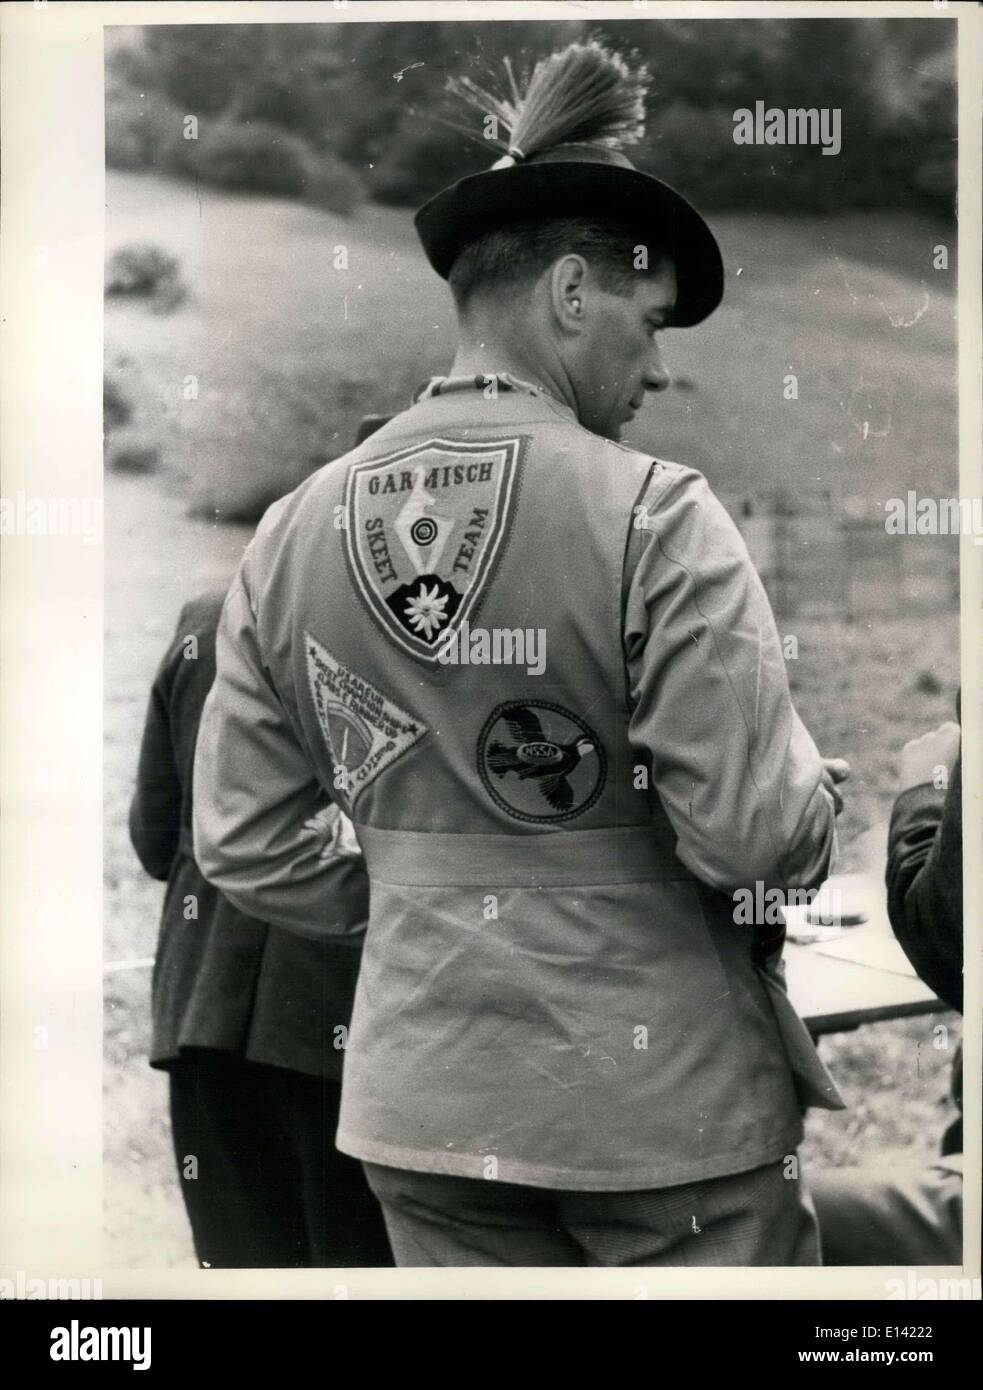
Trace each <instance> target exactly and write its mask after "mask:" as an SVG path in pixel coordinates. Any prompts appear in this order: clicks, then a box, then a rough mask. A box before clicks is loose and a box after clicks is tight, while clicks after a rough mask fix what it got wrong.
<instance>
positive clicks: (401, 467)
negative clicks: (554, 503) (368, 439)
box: [345, 439, 520, 664]
mask: <svg viewBox="0 0 983 1390" xmlns="http://www.w3.org/2000/svg"><path fill="white" fill-rule="evenodd" d="M519 445H520V440H519V439H498V440H482V441H477V442H471V441H463V440H447V439H430V440H427V442H426V443H421V444H415V445H413V447H412V448H409V449H402V450H400V451H399V452H398V453H394V454H387V455H386V456H385V458H381V459H371V460H369V461H368V462H366V463H357V464H354V465H353V467H352V468H350V469H349V472H348V479H347V484H346V490H345V512H346V517H345V531H346V536H347V545H348V559H349V564H350V566H351V570H352V576H353V579H354V581H355V586H356V588H357V589H358V591H359V593H360V594H361V595H362V598H363V599H364V600H365V602H366V604H367V605H368V607H369V610H370V612H371V613H372V615H373V617H374V618H375V619H376V621H377V622H378V623H379V624H380V625H381V627H382V628H383V630H384V631H385V632H386V633H387V634H388V636H389V637H390V638H392V640H393V641H394V642H395V643H396V644H397V645H398V646H399V647H401V648H402V649H403V650H404V651H406V652H409V653H410V655H411V656H415V657H417V658H418V659H420V660H422V661H426V662H428V663H432V664H436V663H437V653H438V651H439V650H440V649H441V647H442V646H443V645H444V643H445V642H446V640H447V639H448V638H449V637H451V636H452V635H453V634H456V632H457V631H458V629H459V628H460V626H461V624H462V623H463V622H464V620H465V618H470V617H473V616H474V614H475V612H476V611H477V607H478V605H479V603H480V601H481V597H482V594H483V592H484V591H485V589H486V588H487V585H488V581H489V579H490V577H491V575H492V573H493V571H494V566H495V561H496V559H497V557H498V554H499V552H500V550H501V548H502V546H503V544H504V542H505V538H506V536H507V534H508V530H509V527H510V524H511V517H512V508H513V505H514V501H515V495H516V490H517V489H516V481H517V480H516V472H517V467H518V459H519Z"/></svg>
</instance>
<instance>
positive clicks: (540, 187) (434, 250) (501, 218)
mask: <svg viewBox="0 0 983 1390" xmlns="http://www.w3.org/2000/svg"><path fill="white" fill-rule="evenodd" d="M592 215H593V216H597V215H605V216H609V217H617V218H619V219H620V218H625V219H628V220H630V221H631V222H633V223H635V224H637V226H638V227H639V229H640V231H641V232H642V234H644V235H647V236H650V237H651V239H652V243H653V245H656V246H658V247H661V248H664V249H665V250H666V251H668V252H669V253H670V254H671V255H672V257H673V259H674V261H675V266H676V281H677V294H676V306H675V309H674V311H673V315H672V326H673V327H677V328H689V327H691V326H692V325H693V324H696V323H700V322H702V320H703V319H705V318H706V317H707V315H708V314H711V313H712V312H713V311H714V309H716V307H717V305H718V304H719V303H720V301H721V299H722V298H723V293H724V267H723V261H722V259H721V256H720V248H719V247H718V245H717V241H716V238H715V237H714V235H713V233H712V232H711V230H710V228H709V227H708V226H707V224H706V222H705V221H704V220H703V218H702V217H701V216H700V214H699V213H698V212H697V211H696V209H695V208H694V207H693V206H692V205H691V204H690V203H688V202H687V201H686V199H685V198H684V197H683V196H682V194H680V193H677V192H676V190H675V189H674V188H670V186H669V185H668V184H667V183H662V181H661V180H660V179H656V178H653V177H652V175H651V174H645V173H643V172H642V170H641V169H626V168H622V167H621V166H618V165H612V164H600V163H598V164H594V163H588V162H581V161H574V160H564V161H560V160H557V161H555V162H549V163H541V164H537V163H531V164H516V165H514V166H513V167H511V168H506V169H491V170H487V171H486V172H484V173H481V174H471V175H469V176H468V177H467V178H463V179H460V180H459V181H458V182H457V183H455V184H452V185H451V186H450V187H449V188H445V189H444V190H443V191H442V192H440V193H438V194H437V195H436V197H434V198H431V199H430V201H429V202H428V203H425V204H424V205H423V207H422V208H420V210H419V212H418V213H417V214H416V217H415V218H414V222H415V225H416V230H417V234H418V235H419V237H420V240H421V242H422V243H423V249H424V251H425V252H426V253H427V259H428V260H429V261H430V264H431V265H432V266H433V268H434V270H435V271H436V272H437V274H438V275H440V276H441V277H442V278H443V279H445V280H446V279H447V277H448V276H449V275H450V272H451V267H452V266H453V264H454V262H455V261H456V260H457V258H458V256H459V255H460V253H461V251H462V250H463V249H464V247H465V246H467V245H468V243H469V242H472V241H476V240H477V239H478V238H479V237H481V236H483V235H484V234H485V233H486V232H488V231H490V230H491V229H492V228H493V227H495V226H500V225H501V224H503V223H505V222H512V221H515V220H519V219H525V218H530V219H532V218H543V217H582V216H592Z"/></svg>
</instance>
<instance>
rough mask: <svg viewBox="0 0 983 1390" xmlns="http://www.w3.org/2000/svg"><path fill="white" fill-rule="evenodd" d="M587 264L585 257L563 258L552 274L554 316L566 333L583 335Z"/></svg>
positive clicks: (551, 286)
mask: <svg viewBox="0 0 983 1390" xmlns="http://www.w3.org/2000/svg"><path fill="white" fill-rule="evenodd" d="M586 280H587V262H586V261H585V260H584V258H583V256H576V255H570V256H561V258H560V259H559V260H558V261H557V262H556V264H555V265H554V266H553V269H552V271H551V272H550V297H551V302H552V307H553V314H554V316H555V318H556V321H557V323H558V324H559V326H560V328H561V329H562V330H563V331H564V332H565V333H581V332H582V331H583V327H584V308H585V298H586Z"/></svg>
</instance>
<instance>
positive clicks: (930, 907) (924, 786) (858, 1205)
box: [813, 722, 963, 1265]
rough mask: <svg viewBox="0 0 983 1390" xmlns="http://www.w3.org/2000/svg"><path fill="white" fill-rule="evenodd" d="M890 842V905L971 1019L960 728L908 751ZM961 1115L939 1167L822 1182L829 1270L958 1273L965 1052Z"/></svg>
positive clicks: (921, 967)
mask: <svg viewBox="0 0 983 1390" xmlns="http://www.w3.org/2000/svg"><path fill="white" fill-rule="evenodd" d="M900 780H901V791H900V793H899V795H898V797H897V800H896V801H895V803H894V809H893V811H892V814H891V825H890V830H889V834H888V860H887V905H888V915H889V917H890V919H891V925H892V927H893V928H894V932H895V935H896V936H897V938H898V941H899V942H900V943H901V946H902V948H903V949H904V952H905V954H906V955H907V957H908V959H909V960H910V961H911V963H912V965H913V966H914V967H915V969H916V970H917V971H918V974H919V976H920V977H921V978H922V979H923V980H924V981H925V983H926V984H928V985H930V986H931V988H932V989H934V990H935V992H936V994H937V995H938V996H939V998H940V999H942V1000H944V1001H945V1003H947V1004H948V1005H949V1006H950V1007H951V1008H953V1009H955V1010H957V1011H958V1012H959V1013H962V1007H963V907H962V890H963V875H962V769H961V755H960V738H959V725H958V724H954V723H951V722H950V723H946V724H943V725H941V726H940V727H939V728H938V729H934V730H932V731H931V732H930V733H927V734H923V735H922V736H921V737H920V738H917V739H913V740H912V741H911V742H910V743H907V744H905V746H904V748H903V749H902V753H901V778H900ZM952 1090H953V1099H954V1101H955V1104H956V1107H957V1110H958V1112H959V1113H958V1115H957V1117H956V1119H955V1120H954V1121H953V1123H952V1124H951V1125H950V1127H949V1129H948V1130H947V1131H946V1134H945V1136H944V1138H943V1141H942V1151H941V1154H940V1156H939V1158H938V1160H937V1161H936V1162H935V1163H934V1164H931V1165H930V1166H929V1167H927V1168H922V1169H916V1168H912V1169H911V1170H903V1171H900V1172H899V1171H896V1170H895V1171H892V1170H885V1171H883V1172H881V1171H877V1172H874V1171H869V1170H866V1169H843V1170H838V1171H837V1172H834V1173H831V1174H829V1175H827V1176H825V1177H823V1178H821V1179H819V1180H818V1181H817V1182H815V1183H814V1186H813V1199H814V1201H815V1204H816V1212H817V1215H818V1218H819V1229H820V1235H821V1239H822V1251H823V1263H824V1264H829V1265H892V1264H905V1265H936V1264H939V1265H948V1264H959V1263H960V1262H961V1260H962V1147H963V1141H962V1051H961V1049H960V1050H959V1051H958V1052H957V1053H956V1057H955V1061H954V1063H953V1087H952Z"/></svg>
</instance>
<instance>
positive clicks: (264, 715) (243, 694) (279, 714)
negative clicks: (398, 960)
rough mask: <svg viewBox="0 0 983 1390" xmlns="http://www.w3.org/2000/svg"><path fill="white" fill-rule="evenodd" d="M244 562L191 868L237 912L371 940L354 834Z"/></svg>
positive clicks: (201, 786)
mask: <svg viewBox="0 0 983 1390" xmlns="http://www.w3.org/2000/svg"><path fill="white" fill-rule="evenodd" d="M249 560H250V555H249V552H247V554H246V556H245V558H244V560H243V563H242V565H241V566H240V569H239V573H238V574H237V576H236V578H235V580H234V581H233V583H232V586H231V588H230V590H229V593H228V596H227V597H226V601H225V606H224V608H223V610H222V618H221V621H220V623H219V630H218V638H217V644H216V675H215V682H214V684H213V685H212V688H211V691H210V692H209V696H208V699H207V701H206V703H205V708H204V711H203V713H202V719H201V727H200V729H199V733H198V744H197V748H196V752H195V769H194V839H195V858H196V859H197V861H198V864H199V866H200V868H201V871H202V873H203V874H204V875H205V877H206V878H207V879H208V880H209V881H210V882H211V883H214V884H215V886H216V887H217V888H219V889H221V891H222V892H223V893H224V894H225V896H226V897H227V898H229V900H230V901H231V902H232V903H233V904H234V905H235V906H236V907H238V908H239V909H240V910H241V911H242V912H245V913H247V914H248V915H249V916H252V917H258V918H260V919H261V920H262V921H265V922H270V923H272V924H273V925H274V926H278V927H283V928H286V929H287V930H289V931H293V932H296V933H298V934H299V935H302V936H308V937H316V938H317V937H335V938H337V937H354V938H359V937H361V936H362V935H363V934H364V931H365V922H366V918H367V916H368V879H367V876H366V873H365V868H364V861H363V859H362V855H361V851H360V850H359V847H358V843H357V841H356V839H355V837H354V833H353V832H352V829H351V824H350V822H349V821H347V819H346V818H345V817H344V816H343V814H342V812H341V811H340V810H339V808H338V807H337V806H336V805H334V804H333V803H332V801H331V798H330V797H329V795H328V794H327V792H326V791H325V789H324V788H323V787H322V786H321V785H320V784H319V782H318V781H317V780H316V778H315V777H314V775H313V773H312V770H311V764H310V761H309V759H308V757H307V755H306V753H305V750H304V748H303V746H302V743H301V741H300V739H299V738H298V735H297V734H296V732H295V730H294V728H293V726H292V724H291V721H290V719H289V718H288V716H287V713H286V711H285V710H284V707H283V705H282V704H281V702H280V699H279V698H278V696H277V693H276V690H275V689H274V687H273V684H272V681H271V679H270V675H269V671H268V670H267V667H266V664H265V662H264V660H263V656H262V653H261V651H260V647H259V640H258V636H257V625H256V615H255V611H254V609H253V605H252V602H251V598H250V592H249V582H248V570H249Z"/></svg>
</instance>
